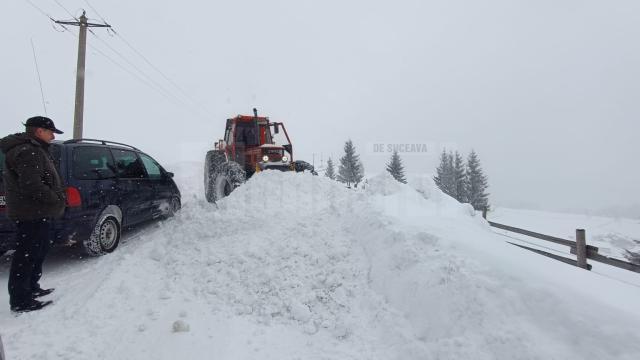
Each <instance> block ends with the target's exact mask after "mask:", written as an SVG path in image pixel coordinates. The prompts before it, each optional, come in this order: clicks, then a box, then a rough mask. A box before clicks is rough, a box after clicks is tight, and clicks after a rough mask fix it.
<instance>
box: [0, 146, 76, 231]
mask: <svg viewBox="0 0 640 360" xmlns="http://www.w3.org/2000/svg"><path fill="white" fill-rule="evenodd" d="M0 149H1V150H2V152H4V154H5V156H6V157H5V162H4V185H5V192H6V201H7V215H8V216H9V218H10V219H12V220H25V221H26V220H37V219H41V218H46V217H50V218H59V217H61V216H62V214H63V213H64V208H65V194H64V189H63V187H62V181H61V180H60V175H58V171H57V170H56V167H55V165H54V163H53V159H52V158H51V155H50V154H49V150H48V149H49V144H47V143H45V142H43V141H40V140H38V139H35V138H33V137H31V136H29V135H27V134H25V133H21V134H14V135H9V136H7V137H5V138H4V139H2V140H0Z"/></svg>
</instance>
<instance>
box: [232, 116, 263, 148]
mask: <svg viewBox="0 0 640 360" xmlns="http://www.w3.org/2000/svg"><path fill="white" fill-rule="evenodd" d="M256 130H257V129H256V126H255V125H254V124H253V123H251V122H238V123H236V139H235V140H236V144H238V145H245V146H257V145H260V142H259V139H258V132H257V131H256Z"/></svg>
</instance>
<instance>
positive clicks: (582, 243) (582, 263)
mask: <svg viewBox="0 0 640 360" xmlns="http://www.w3.org/2000/svg"><path fill="white" fill-rule="evenodd" d="M576 256H577V257H578V267H581V268H583V269H587V270H588V269H589V268H588V266H587V240H586V237H585V233H584V229H576Z"/></svg>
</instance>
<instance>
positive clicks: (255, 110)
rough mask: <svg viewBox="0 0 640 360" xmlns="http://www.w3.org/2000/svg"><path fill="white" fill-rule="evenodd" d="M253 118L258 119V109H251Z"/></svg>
mask: <svg viewBox="0 0 640 360" xmlns="http://www.w3.org/2000/svg"><path fill="white" fill-rule="evenodd" d="M253 116H254V117H258V109H256V108H253Z"/></svg>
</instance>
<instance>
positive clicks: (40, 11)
mask: <svg viewBox="0 0 640 360" xmlns="http://www.w3.org/2000/svg"><path fill="white" fill-rule="evenodd" d="M24 1H26V2H27V3H29V5H31V6H32V7H33V8H34V9H36V10H37V11H38V12H39V13H41V14H42V15H44V16H46V17H47V18H48V19H49V20H51V21H54V20H53V18H52V17H51V16H49V14H47V13H46V12H45V11H44V10H42V9H41V8H39V7H38V6H37V5H36V4H34V3H33V2H31V0H24Z"/></svg>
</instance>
